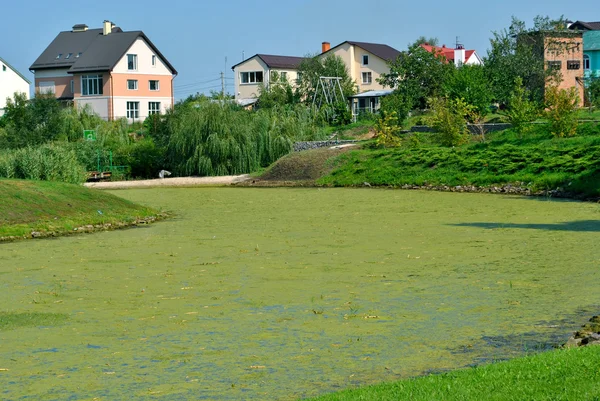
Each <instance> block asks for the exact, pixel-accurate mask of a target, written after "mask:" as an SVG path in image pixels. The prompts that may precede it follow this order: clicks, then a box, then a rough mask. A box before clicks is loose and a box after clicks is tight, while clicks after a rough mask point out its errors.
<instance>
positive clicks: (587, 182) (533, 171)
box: [317, 131, 600, 197]
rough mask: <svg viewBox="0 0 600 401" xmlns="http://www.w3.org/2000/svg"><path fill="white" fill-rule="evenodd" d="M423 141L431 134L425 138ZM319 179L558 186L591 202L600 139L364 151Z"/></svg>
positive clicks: (505, 138)
mask: <svg viewBox="0 0 600 401" xmlns="http://www.w3.org/2000/svg"><path fill="white" fill-rule="evenodd" d="M422 137H423V138H428V137H431V135H429V136H427V135H423V136H422ZM335 165H336V166H337V167H336V168H335V169H333V170H332V171H331V172H330V173H329V174H328V175H326V176H324V177H322V178H321V179H319V180H317V182H318V183H319V184H322V185H333V186H362V185H363V183H364V182H368V183H370V184H371V185H392V186H401V185H405V184H409V185H427V184H429V185H449V186H456V185H476V186H490V185H503V184H515V183H516V184H517V185H524V186H528V187H531V188H533V189H537V190H543V189H554V188H556V187H559V186H563V187H565V188H567V189H568V190H569V191H571V192H573V193H576V194H581V195H584V196H588V197H597V196H600V173H599V172H598V168H599V167H600V136H596V135H592V136H578V137H574V138H563V139H552V138H546V137H533V138H526V139H518V138H514V137H512V136H511V133H510V131H506V132H502V133H496V134H493V135H490V136H489V140H488V141H487V142H485V143H470V144H468V145H463V146H460V147H456V148H454V147H452V148H448V147H441V146H436V145H432V144H427V143H425V144H423V145H422V146H420V147H418V148H394V149H381V150H378V149H362V150H356V151H351V152H348V153H345V154H343V155H341V156H339V157H338V159H337V161H335Z"/></svg>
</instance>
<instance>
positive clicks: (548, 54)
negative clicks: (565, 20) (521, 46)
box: [518, 30, 585, 106]
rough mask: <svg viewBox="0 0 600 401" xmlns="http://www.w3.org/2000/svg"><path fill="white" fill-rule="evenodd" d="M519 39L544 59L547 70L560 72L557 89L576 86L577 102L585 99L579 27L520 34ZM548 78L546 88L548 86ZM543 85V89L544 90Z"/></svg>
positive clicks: (581, 41)
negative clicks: (577, 28) (576, 28)
mask: <svg viewBox="0 0 600 401" xmlns="http://www.w3.org/2000/svg"><path fill="white" fill-rule="evenodd" d="M518 40H523V41H526V42H525V43H526V44H529V45H530V46H532V48H533V52H534V54H535V55H537V57H540V58H542V59H543V61H544V68H545V69H546V70H555V71H557V72H558V73H559V75H560V77H561V81H560V82H559V84H558V87H559V88H560V89H569V88H575V89H576V90H577V95H578V97H579V105H580V106H583V104H584V103H583V102H584V96H583V94H584V72H583V71H584V67H585V65H582V64H583V60H584V54H583V49H584V44H583V32H582V31H579V30H566V31H536V32H529V33H526V34H523V35H521V36H519V38H518ZM551 84H552V81H550V80H547V81H546V83H545V88H547V87H548V85H551ZM545 88H543V89H545Z"/></svg>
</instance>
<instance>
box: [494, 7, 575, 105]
mask: <svg viewBox="0 0 600 401" xmlns="http://www.w3.org/2000/svg"><path fill="white" fill-rule="evenodd" d="M565 30H566V22H565V20H564V18H563V17H560V18H559V19H551V18H549V17H542V16H537V17H535V18H534V26H533V28H532V29H527V27H526V25H525V22H523V21H521V20H519V19H517V18H515V17H513V18H512V22H511V24H510V27H509V28H508V29H504V30H502V31H496V32H493V37H492V38H491V39H490V49H489V50H488V54H487V57H486V58H485V60H484V61H485V63H484V66H485V72H486V77H487V79H488V81H489V83H490V86H491V90H492V95H493V98H494V100H495V101H496V102H498V103H500V104H501V105H506V104H507V103H508V100H509V98H510V96H511V92H512V88H513V85H514V82H515V79H517V78H518V77H520V78H521V79H522V81H523V85H524V87H525V88H526V89H527V92H528V93H529V95H530V96H531V97H532V99H533V100H535V101H536V102H538V103H540V104H541V103H543V100H544V86H545V83H546V79H547V78H548V76H549V75H556V72H555V71H553V70H550V69H545V68H544V58H543V57H542V52H543V43H540V41H541V39H543V35H544V34H545V33H547V32H548V31H565Z"/></svg>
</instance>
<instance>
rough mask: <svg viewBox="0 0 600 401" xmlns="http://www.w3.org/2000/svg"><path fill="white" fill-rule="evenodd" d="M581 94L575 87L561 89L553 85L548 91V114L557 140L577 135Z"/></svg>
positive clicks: (546, 113)
mask: <svg viewBox="0 0 600 401" xmlns="http://www.w3.org/2000/svg"><path fill="white" fill-rule="evenodd" d="M578 107H579V94H578V93H577V89H576V88H575V87H570V88H569V89H559V88H558V86H557V85H551V86H550V87H548V88H547V89H546V112H545V113H544V114H545V116H546V118H547V119H548V121H549V122H550V132H552V135H554V136H555V137H557V138H562V137H565V136H573V135H575V134H576V133H577V109H578Z"/></svg>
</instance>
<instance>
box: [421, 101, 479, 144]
mask: <svg viewBox="0 0 600 401" xmlns="http://www.w3.org/2000/svg"><path fill="white" fill-rule="evenodd" d="M429 105H430V107H431V110H432V114H431V116H430V117H429V123H430V124H431V126H432V127H433V128H434V129H435V130H436V132H437V138H438V140H439V142H440V144H441V145H442V146H459V145H462V144H464V143H467V142H468V141H469V135H470V133H469V128H468V125H467V119H468V118H469V115H470V114H471V113H472V112H473V109H474V107H473V106H471V105H469V104H467V103H466V102H465V101H464V100H462V99H454V100H452V99H447V98H444V97H438V98H433V99H431V100H430V101H429Z"/></svg>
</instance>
